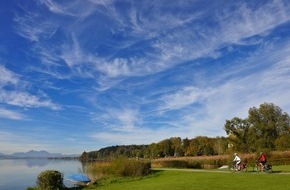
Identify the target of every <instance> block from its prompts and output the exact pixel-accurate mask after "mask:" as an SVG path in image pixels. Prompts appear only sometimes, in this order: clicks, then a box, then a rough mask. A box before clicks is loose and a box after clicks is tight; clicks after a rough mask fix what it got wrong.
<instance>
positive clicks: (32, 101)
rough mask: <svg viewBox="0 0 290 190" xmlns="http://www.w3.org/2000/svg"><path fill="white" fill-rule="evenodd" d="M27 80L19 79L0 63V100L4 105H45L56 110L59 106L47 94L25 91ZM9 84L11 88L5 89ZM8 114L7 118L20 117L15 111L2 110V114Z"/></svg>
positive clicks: (19, 77) (28, 106)
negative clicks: (33, 93) (34, 93)
mask: <svg viewBox="0 0 290 190" xmlns="http://www.w3.org/2000/svg"><path fill="white" fill-rule="evenodd" d="M28 83H29V82H27V81H24V80H22V79H21V76H18V75H17V74H15V73H14V72H12V71H10V70H8V69H7V68H6V67H4V66H2V65H0V89H1V91H0V102H1V103H3V104H6V105H13V106H20V107H27V108H30V107H47V108H50V109H53V110H58V109H60V108H61V107H60V106H59V105H57V104H54V103H52V101H51V100H49V99H48V97H47V95H45V94H43V93H39V95H41V97H39V96H36V95H32V94H30V93H29V92H27V91H26V89H25V88H26V87H27V86H29V85H28ZM7 86H10V89H11V90H7V89H6V87H7ZM4 115H6V116H8V117H9V115H10V116H11V117H9V118H14V119H20V118H21V116H22V115H21V114H16V112H13V111H8V110H6V111H5V110H2V116H4Z"/></svg>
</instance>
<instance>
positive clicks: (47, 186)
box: [36, 170, 64, 190]
mask: <svg viewBox="0 0 290 190" xmlns="http://www.w3.org/2000/svg"><path fill="white" fill-rule="evenodd" d="M36 184H37V186H38V187H39V188H40V189H41V190H61V189H64V185H63V174H62V173H60V172H59V171H56V170H45V171H43V172H41V173H40V174H39V175H38V177H37V182H36Z"/></svg>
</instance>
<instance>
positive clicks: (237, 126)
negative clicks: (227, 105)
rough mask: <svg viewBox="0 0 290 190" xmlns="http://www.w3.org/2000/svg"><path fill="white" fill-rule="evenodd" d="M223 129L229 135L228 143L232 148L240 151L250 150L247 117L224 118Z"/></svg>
mask: <svg viewBox="0 0 290 190" xmlns="http://www.w3.org/2000/svg"><path fill="white" fill-rule="evenodd" d="M224 129H225V131H226V133H227V135H228V136H229V141H230V142H229V143H230V144H231V145H233V149H234V150H237V151H242V152H250V150H251V148H250V139H251V138H250V135H251V133H250V124H249V122H248V121H247V119H241V118H238V117H235V118H233V119H231V120H226V124H225V126H224Z"/></svg>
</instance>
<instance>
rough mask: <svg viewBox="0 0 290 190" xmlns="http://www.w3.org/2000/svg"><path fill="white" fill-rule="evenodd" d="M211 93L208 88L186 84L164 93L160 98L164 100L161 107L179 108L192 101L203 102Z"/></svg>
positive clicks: (192, 102)
mask: <svg viewBox="0 0 290 190" xmlns="http://www.w3.org/2000/svg"><path fill="white" fill-rule="evenodd" d="M212 94H213V92H212V90H210V89H199V88H197V87H192V86H187V87H184V88H181V89H180V90H178V91H177V92H174V93H172V94H167V95H164V96H163V97H162V98H161V99H162V101H163V102H164V105H163V106H162V107H163V108H161V109H169V110H173V109H180V108H183V107H185V106H189V105H191V104H194V103H204V101H205V100H206V99H207V98H208V97H209V96H211V95H212Z"/></svg>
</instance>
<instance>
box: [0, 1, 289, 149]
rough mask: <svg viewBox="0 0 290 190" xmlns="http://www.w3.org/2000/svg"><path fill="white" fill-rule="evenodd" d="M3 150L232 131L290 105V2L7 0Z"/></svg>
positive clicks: (0, 84)
mask: <svg viewBox="0 0 290 190" xmlns="http://www.w3.org/2000/svg"><path fill="white" fill-rule="evenodd" d="M0 25H1V30H0V144H1V146H0V152H2V153H12V152H21V151H28V150H31V149H34V150H47V151H50V152H62V153H67V154H70V153H82V152H83V151H91V150H98V149H100V148H103V147H106V146H111V145H128V144H150V143H153V142H158V141H160V140H163V139H166V138H170V137H181V138H186V137H187V138H194V137H196V136H200V135H202V136H209V137H216V136H226V134H225V131H224V129H223V127H224V124H225V120H226V119H232V118H233V117H235V116H237V117H241V118H245V117H247V114H248V113H247V112H248V109H249V108H250V107H253V106H256V107H258V106H259V105H260V104H262V103H264V102H271V103H274V104H276V105H278V106H279V107H281V108H282V110H283V111H285V112H287V113H290V101H289V94H290V88H289V87H290V2H289V1H287V0H285V1H280V0H275V1H267V0H263V1H229V0H226V1H223V0H218V1H207V0H200V1H198V0H187V1H184V0H172V1H171V0H140V1H139V0H138V1H137V0H70V1H67V0H58V1H56V0H55V1H54V0H29V1H17V0H3V1H0Z"/></svg>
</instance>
